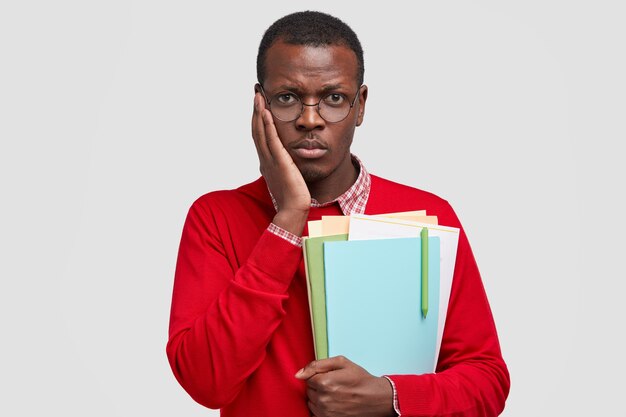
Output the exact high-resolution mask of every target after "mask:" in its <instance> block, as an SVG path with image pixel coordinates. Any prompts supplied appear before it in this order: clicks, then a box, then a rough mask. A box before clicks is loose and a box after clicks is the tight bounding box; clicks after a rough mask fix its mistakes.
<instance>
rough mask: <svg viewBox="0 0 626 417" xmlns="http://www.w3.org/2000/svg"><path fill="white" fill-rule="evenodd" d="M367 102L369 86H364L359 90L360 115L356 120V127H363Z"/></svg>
mask: <svg viewBox="0 0 626 417" xmlns="http://www.w3.org/2000/svg"><path fill="white" fill-rule="evenodd" d="M366 101H367V86H366V85H365V84H363V85H362V86H361V88H360V89H359V114H358V116H357V119H356V125H357V126H361V123H363V117H364V116H365V102H366Z"/></svg>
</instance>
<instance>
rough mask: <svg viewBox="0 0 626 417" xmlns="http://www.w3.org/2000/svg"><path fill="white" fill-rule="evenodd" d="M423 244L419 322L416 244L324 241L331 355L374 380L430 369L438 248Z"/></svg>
mask: <svg viewBox="0 0 626 417" xmlns="http://www.w3.org/2000/svg"><path fill="white" fill-rule="evenodd" d="M428 242H429V243H428V265H429V272H428V278H429V285H428V298H429V308H428V315H427V317H426V318H425V319H424V318H423V317H422V312H421V285H420V282H421V281H420V279H421V242H420V239H419V238H398V239H378V240H356V241H347V242H325V243H324V273H325V280H326V316H327V331H328V354H329V356H331V357H332V356H337V355H343V356H345V357H347V358H348V359H350V360H351V361H353V362H355V363H356V364H358V365H360V366H362V367H363V368H365V369H366V370H367V371H368V372H370V373H371V374H373V375H377V376H380V375H385V374H423V373H432V372H434V371H435V367H436V364H437V358H436V357H435V352H436V344H437V326H438V318H439V263H440V256H439V253H440V242H439V238H438V237H430V238H429V240H428Z"/></svg>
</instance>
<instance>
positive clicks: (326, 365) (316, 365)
mask: <svg viewBox="0 0 626 417" xmlns="http://www.w3.org/2000/svg"><path fill="white" fill-rule="evenodd" d="M349 362H350V361H348V359H346V358H345V357H343V356H335V357H332V358H328V359H320V360H316V361H313V362H310V363H309V364H308V365H307V366H305V367H304V368H302V369H300V370H299V371H298V373H296V378H298V379H309V378H311V377H312V376H313V375H315V374H319V373H323V372H330V371H334V370H336V369H342V368H344V367H346V366H347V365H348V363H349Z"/></svg>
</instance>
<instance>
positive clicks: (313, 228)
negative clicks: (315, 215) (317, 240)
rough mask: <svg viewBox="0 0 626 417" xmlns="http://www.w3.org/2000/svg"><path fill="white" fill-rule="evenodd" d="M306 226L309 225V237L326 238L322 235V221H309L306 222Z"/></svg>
mask: <svg viewBox="0 0 626 417" xmlns="http://www.w3.org/2000/svg"><path fill="white" fill-rule="evenodd" d="M308 225H309V237H320V236H326V235H324V234H322V221H321V220H311V221H309V222H308Z"/></svg>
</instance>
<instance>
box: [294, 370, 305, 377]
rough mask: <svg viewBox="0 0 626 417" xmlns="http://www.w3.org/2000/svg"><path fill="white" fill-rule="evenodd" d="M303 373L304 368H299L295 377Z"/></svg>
mask: <svg viewBox="0 0 626 417" xmlns="http://www.w3.org/2000/svg"><path fill="white" fill-rule="evenodd" d="M303 373H304V368H302V369H300V370H299V371H298V372H296V378H298V377H299V376H300V375H302V374H303Z"/></svg>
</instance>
